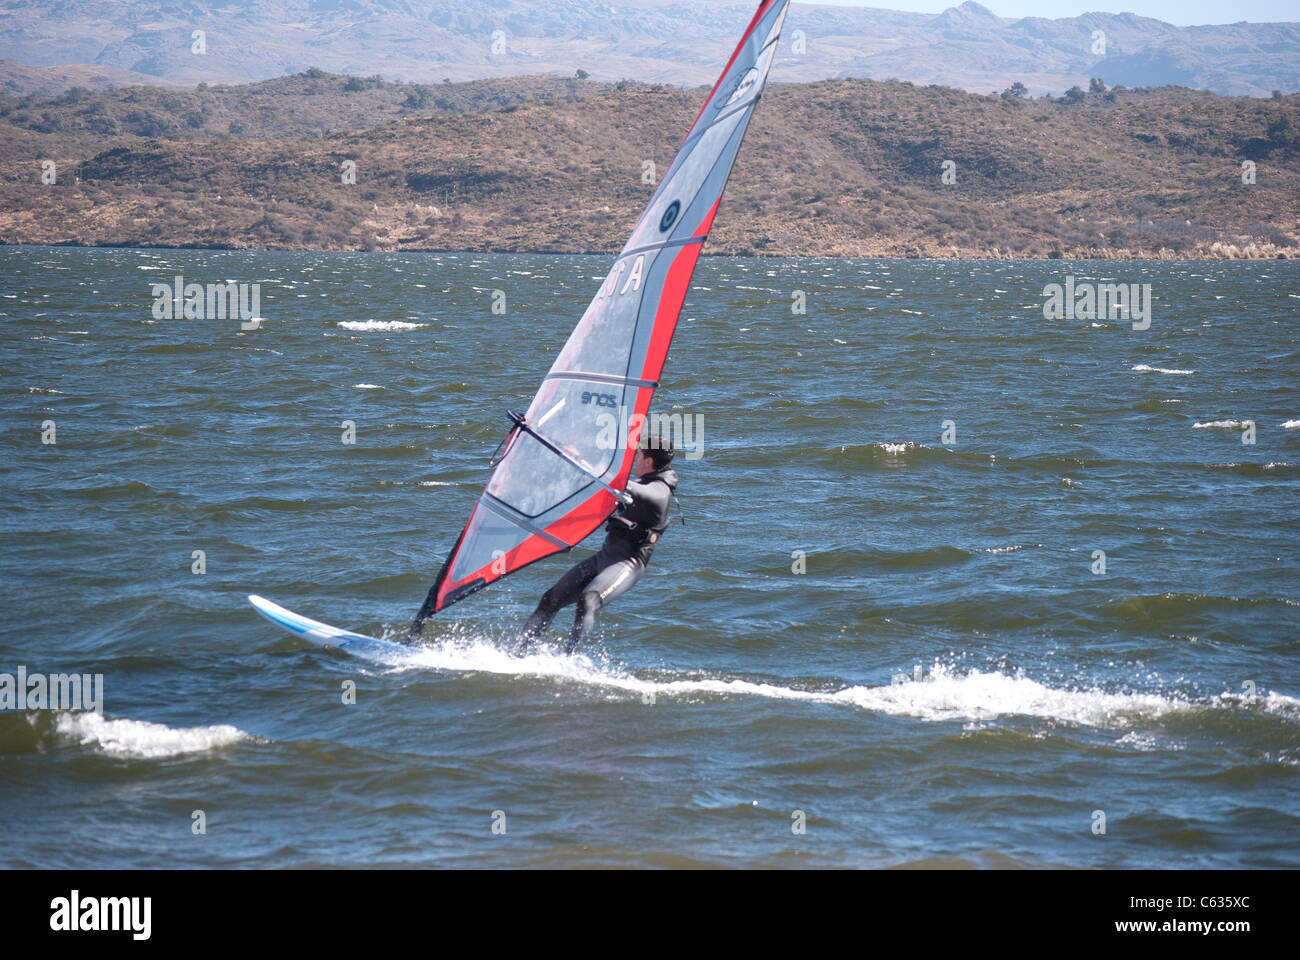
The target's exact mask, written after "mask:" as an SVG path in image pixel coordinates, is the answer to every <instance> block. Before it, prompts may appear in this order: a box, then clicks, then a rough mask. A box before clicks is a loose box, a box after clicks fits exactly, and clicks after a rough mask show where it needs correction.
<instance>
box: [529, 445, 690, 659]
mask: <svg viewBox="0 0 1300 960" xmlns="http://www.w3.org/2000/svg"><path fill="white" fill-rule="evenodd" d="M672 459H673V446H672V443H671V442H670V441H669V440H668V439H667V438H659V437H655V438H653V439H652V440H650V441H649V442H648V444H647V445H645V446H642V447H641V449H639V450H638V451H637V455H636V460H635V461H633V463H632V476H633V477H634V478H635V479H632V480H629V481H628V484H627V491H626V493H625V494H624V497H623V505H622V506H621V507H619V509H618V510H617V511H616V512H615V513H614V515H613V516H611V517H610V518H609V522H608V523H606V524H605V530H606V536H605V542H604V543H603V544H602V545H601V548H600V551H599V552H598V553H596V554H595V556H591V557H588V558H587V559H586V560H583V561H582V562H581V563H579V564H577V565H576V566H574V567H573V568H572V569H570V570H569V572H568V573H566V574H565V575H564V576H562V577H560V579H559V580H558V581H556V583H555V586H553V587H551V589H549V590H547V591H546V593H544V594H542V599H541V602H540V603H538V604H537V609H536V610H534V611H533V615H532V616H531V617H529V618H528V623H527V624H525V625H524V629H523V633H522V634H520V637H519V643H518V645H517V646H516V647H515V652H516V653H524V652H526V651H527V650H528V649H529V647H531V646H532V645H533V643H534V642H535V641H536V639H537V637H538V636H539V635H540V634H541V633H542V631H544V630H545V629H546V628H547V627H548V626H550V624H551V620H552V619H554V617H555V614H556V613H558V612H559V610H560V608H561V607H567V606H568V605H569V604H571V603H574V602H575V601H576V602H577V604H578V609H577V613H576V614H575V616H574V618H573V630H572V631H571V632H570V634H569V642H568V644H567V645H566V646H565V652H566V653H572V652H573V651H575V650H577V649H578V647H580V646H582V644H584V643H585V642H586V641H587V638H588V637H590V636H591V631H592V629H593V628H594V627H595V625H596V612H597V611H598V610H600V609H601V608H602V607H604V606H606V605H607V604H609V603H610V602H611V601H613V600H614V599H615V598H616V597H619V596H622V595H623V594H624V593H627V591H628V590H630V589H632V586H633V585H634V584H635V583H636V582H637V580H638V579H640V577H641V574H642V573H643V572H644V571H645V566H646V564H647V563H649V562H650V554H651V553H653V552H654V548H655V544H656V543H658V542H659V537H660V536H661V535H662V534H663V532H664V530H666V529H667V528H668V506H669V504H670V502H671V500H672V495H673V491H674V490H676V489H677V474H676V473H675V472H674V471H673V469H672V467H671V466H669V464H671V463H672Z"/></svg>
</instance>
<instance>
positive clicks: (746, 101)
mask: <svg viewBox="0 0 1300 960" xmlns="http://www.w3.org/2000/svg"><path fill="white" fill-rule="evenodd" d="M788 6H789V0H763V2H762V3H760V4H759V7H758V10H757V12H756V13H755V14H754V17H753V19H752V20H751V21H750V24H749V27H748V29H746V30H745V34H744V36H743V37H741V39H740V43H739V44H738V45H737V46H736V50H735V52H734V53H733V54H732V55H731V60H730V61H729V62H728V63H727V66H726V68H725V69H724V70H723V71H722V76H721V77H719V78H718V82H717V83H716V84H714V86H713V90H712V92H711V93H710V94H709V97H708V99H707V100H706V101H705V102H704V106H703V107H702V108H701V110H700V112H699V114H698V115H697V116H696V118H695V122H694V123H693V124H692V125H691V129H690V132H689V133H687V135H686V140H685V141H684V142H683V143H682V146H681V149H680V150H679V151H678V153H677V156H676V158H675V159H674V160H673V162H672V165H671V166H670V167H669V168H668V171H667V172H666V173H665V174H664V178H663V180H662V181H661V182H660V184H659V187H658V189H657V190H655V193H654V196H653V197H652V198H651V200H650V203H649V205H648V206H647V207H646V209H645V212H644V213H642V214H641V219H640V220H638V221H637V224H636V228H635V229H634V230H633V231H632V236H631V238H630V239H629V240H628V241H627V245H626V246H624V248H623V251H622V252H621V253H620V254H619V255H618V258H617V259H616V260H615V261H614V265H613V267H612V268H611V269H610V272H609V275H608V276H607V277H606V278H605V281H604V283H602V284H601V286H600V289H599V290H598V291H597V292H596V296H595V298H594V299H593V300H592V301H591V305H590V306H589V307H587V310H586V312H585V313H584V314H583V315H582V319H581V320H580V321H579V323H578V325H577V327H576V328H575V329H574V331H573V333H572V334H571V335H570V336H569V340H568V342H567V343H566V344H565V346H564V349H563V350H561V351H560V355H559V356H558V357H557V358H556V360H555V363H554V364H553V365H552V367H551V369H550V372H549V373H547V374H546V377H545V379H544V380H543V382H542V386H541V389H540V390H539V391H538V392H537V395H536V396H535V397H534V398H533V401H532V403H531V404H530V405H529V407H528V410H527V412H526V413H524V414H522V415H520V414H512V415H511V419H512V420H513V421H514V426H513V428H512V429H511V431H510V435H509V436H508V437H507V439H506V441H505V444H504V446H505V450H504V453H502V455H501V456H500V458H499V459H498V460H497V461H496V465H495V468H494V470H493V472H492V475H491V477H490V478H489V479H488V482H487V486H486V487H485V488H484V490H483V492H482V494H480V496H479V499H478V503H477V504H475V506H474V510H473V512H472V513H471V514H470V517H469V522H468V523H466V525H465V529H464V530H463V531H462V532H461V535H460V537H459V538H458V539H457V541H456V545H455V546H454V547H453V548H452V551H451V554H450V556H448V557H447V562H446V563H445V564H444V565H443V568H442V571H441V572H440V573H439V574H438V578H437V580H435V581H434V584H433V587H432V588H431V589H430V590H429V595H428V597H427V598H426V600H425V602H424V604H423V606H421V608H420V611H419V613H418V614H416V617H415V621H414V622H413V623H412V625H411V636H412V637H414V636H416V635H417V634H418V633H419V631H420V628H421V626H422V625H423V623H424V621H425V619H427V618H428V617H430V616H432V615H433V614H434V613H437V612H438V611H439V610H443V609H445V608H446V607H448V606H450V605H451V604H453V603H455V602H457V601H458V600H463V599H464V598H465V597H467V596H469V595H470V594H472V593H475V592H477V591H478V590H481V589H483V588H484V587H486V586H487V585H488V584H489V583H492V582H493V581H495V580H499V579H500V578H501V577H504V576H507V575H508V574H511V573H513V572H514V571H516V570H519V569H521V568H522V567H525V566H527V565H528V564H530V563H533V562H535V561H537V560H541V559H542V558H544V557H548V556H550V555H551V554H554V553H558V552H560V551H564V550H569V549H570V548H572V547H573V546H575V545H577V544H578V543H580V542H581V541H582V540H584V539H585V538H586V537H587V536H588V535H589V534H591V532H592V531H593V530H595V529H596V528H597V527H599V526H600V525H601V524H602V523H604V522H605V521H606V520H607V519H608V518H609V516H610V514H611V513H613V511H614V509H615V508H616V507H617V506H618V498H619V495H620V492H621V491H622V490H623V489H624V487H625V486H626V485H627V481H628V475H629V474H630V472H631V469H632V462H633V460H634V458H635V453H636V447H637V444H638V441H639V434H640V431H641V428H642V426H643V424H644V422H645V418H646V416H647V414H648V412H649V409H650V401H651V400H652V399H653V398H654V393H655V389H656V388H657V387H658V386H659V378H660V375H661V374H662V373H663V368H664V361H665V359H666V358H667V356H668V347H669V344H671V343H672V339H673V332H674V331H675V329H676V327H677V319H678V315H679V313H680V312H681V309H682V302H683V300H684V299H685V298H686V291H687V289H688V288H689V286H690V282H691V277H692V275H693V274H694V272H695V264H696V261H697V260H698V259H699V256H700V249H701V248H702V247H703V245H704V241H705V239H706V238H707V237H708V235H709V229H710V228H711V227H712V226H713V218H714V215H715V214H716V213H717V212H718V204H719V202H720V201H721V199H722V191H723V188H724V187H725V186H726V184H727V178H728V177H729V176H730V174H731V168H732V165H733V164H734V163H735V160H736V154H737V152H738V151H739V150H740V142H741V140H742V139H743V138H744V135H745V130H746V129H747V128H748V126H749V119H750V117H751V115H752V114H753V112H754V106H755V104H757V103H758V98H759V95H760V94H761V93H762V91H763V86H764V84H765V83H766V81H767V74H768V71H769V69H770V68H771V66H772V60H773V58H774V56H775V55H776V47H777V41H778V40H779V39H780V36H781V25H782V23H783V22H784V20H785V14H786V9H787V7H788ZM624 411H626V413H625V412H624Z"/></svg>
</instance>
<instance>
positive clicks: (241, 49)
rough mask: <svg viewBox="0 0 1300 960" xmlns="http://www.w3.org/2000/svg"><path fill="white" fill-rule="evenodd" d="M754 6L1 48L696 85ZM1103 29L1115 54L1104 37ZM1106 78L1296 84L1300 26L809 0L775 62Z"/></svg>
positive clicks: (53, 54) (14, 34) (112, 10)
mask: <svg viewBox="0 0 1300 960" xmlns="http://www.w3.org/2000/svg"><path fill="white" fill-rule="evenodd" d="M753 7H754V3H753V2H752V0H720V2H712V3H701V2H695V0H482V2H477V3H466V2H464V0H183V2H182V0H131V2H130V3H121V2H115V0H35V2H33V0H0V58H6V59H7V60H9V61H12V63H11V64H4V63H0V89H7V90H10V91H12V92H16V93H26V92H37V91H39V92H57V91H51V90H50V88H49V87H48V86H45V85H41V86H34V85H31V79H32V78H31V77H30V76H29V75H27V74H24V72H23V71H22V70H21V69H20V68H21V67H22V66H24V65H25V66H26V67H29V68H31V67H41V68H49V67H58V68H59V71H60V72H62V73H63V74H67V75H68V77H67V79H68V83H67V85H68V86H72V85H81V86H89V87H97V86H98V83H92V82H87V81H86V80H80V81H78V80H76V79H74V78H73V77H72V73H73V71H74V70H75V69H83V70H84V69H85V67H86V66H87V65H88V66H92V67H94V68H97V69H99V70H100V71H101V72H102V73H101V76H103V77H108V76H110V75H114V74H110V73H109V71H114V72H116V74H115V75H119V76H121V75H126V74H136V75H142V76H148V77H152V78H154V82H157V83H160V84H164V85H184V86H193V85H195V84H197V83H199V82H207V83H209V84H214V83H246V82H249V81H255V80H265V79H271V78H275V77H279V76H284V75H286V74H294V73H300V72H302V71H305V70H306V69H308V68H309V67H312V66H316V67H320V68H322V69H324V70H327V71H330V72H335V73H345V74H357V75H371V74H380V75H382V76H383V77H384V78H386V79H389V80H406V81H418V82H422V83H437V82H440V81H442V80H443V79H444V78H447V79H451V80H470V79H481V78H486V77H507V76H519V75H538V74H552V75H558V76H566V77H567V76H573V75H574V73H575V71H576V70H578V69H583V70H586V71H587V72H588V73H590V74H591V76H592V77H593V78H594V79H597V80H611V81H612V80H618V79H622V78H629V79H637V80H641V81H646V82H662V83H671V84H677V85H691V86H693V85H698V84H701V83H711V82H712V81H713V80H714V78H715V76H716V74H717V71H718V65H719V64H720V63H722V62H724V61H725V58H726V57H727V55H728V54H729V53H730V50H731V47H732V45H733V44H734V42H735V39H736V37H737V35H738V34H739V32H740V30H741V29H742V28H743V25H744V24H745V23H746V22H747V20H748V18H749V16H750V14H751V13H752V11H753ZM195 31H202V32H203V43H204V51H205V52H203V53H201V54H199V53H195V52H193V49H194V43H195V41H194V39H193V36H194V32H195ZM498 31H499V33H498ZM1098 31H1100V32H1101V34H1104V39H1105V49H1104V52H1103V53H1098V52H1095V39H1094V35H1095V34H1096V33H1097V32H1098ZM494 41H496V43H495V46H494ZM69 65H82V66H81V67H74V66H69ZM56 75H57V73H56V74H51V75H50V76H51V77H53V76H56ZM1095 76H1101V77H1104V78H1105V79H1106V80H1107V81H1108V82H1110V83H1123V84H1126V85H1128V86H1138V85H1142V86H1161V85H1168V84H1177V85H1181V86H1187V87H1191V88H1194V89H1208V90H1212V91H1214V92H1216V93H1223V94H1233V95H1248V96H1268V95H1269V94H1270V93H1271V92H1272V91H1273V90H1275V89H1276V90H1281V91H1283V92H1284V93H1285V92H1292V91H1295V90H1297V88H1298V85H1300V24H1296V23H1274V24H1259V23H1234V24H1227V25H1219V26H1203V27H1176V26H1173V25H1171V24H1167V23H1164V22H1162V21H1159V20H1154V19H1151V18H1148V17H1139V16H1136V15H1134V14H1128V13H1125V14H1103V13H1089V14H1085V15H1083V16H1080V17H1069V18H1062V19H1056V20H1048V19H1044V18H1041V17H1024V18H1019V19H1011V18H1004V17H999V16H996V15H995V14H994V13H993V12H991V11H990V10H988V9H987V8H986V7H983V6H981V5H980V4H978V3H974V2H970V0H968V2H965V3H962V4H961V5H960V6H958V7H953V8H951V9H948V10H945V11H944V12H943V13H940V14H937V15H930V14H916V13H902V12H898V11H891V10H882V9H875V8H869V7H840V6H824V5H815V4H795V5H794V6H792V7H791V12H790V15H789V18H788V21H787V24H786V30H785V36H784V38H783V40H782V44H781V48H780V55H779V57H778V60H777V63H776V65H775V67H774V70H773V80H774V81H777V82H782V81H784V82H791V81H810V80H819V79H825V78H828V77H872V78H875V79H889V78H895V79H899V80H907V81H912V82H915V83H921V84H930V83H938V84H943V85H947V86H953V87H958V88H960V89H965V90H970V91H974V92H977V93H988V92H989V91H990V90H1001V89H1003V88H1005V87H1007V86H1009V85H1010V84H1011V83H1013V82H1016V81H1020V82H1022V83H1024V84H1025V85H1026V86H1027V87H1028V89H1029V91H1030V93H1031V94H1040V93H1049V92H1050V93H1054V94H1060V93H1062V92H1063V91H1065V90H1066V89H1068V88H1069V87H1071V86H1074V85H1076V84H1080V85H1085V86H1086V84H1087V82H1088V79H1089V78H1090V77H1095ZM45 82H47V81H46V79H42V83H45ZM24 84H27V85H24Z"/></svg>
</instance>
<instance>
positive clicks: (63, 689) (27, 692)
mask: <svg viewBox="0 0 1300 960" xmlns="http://www.w3.org/2000/svg"><path fill="white" fill-rule="evenodd" d="M0 710H93V711H95V712H96V713H103V712H104V675H103V674H102V673H94V674H91V673H50V674H45V673H31V674H29V673H28V672H27V667H26V666H24V665H22V664H19V666H18V672H17V675H15V674H11V673H0Z"/></svg>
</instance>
